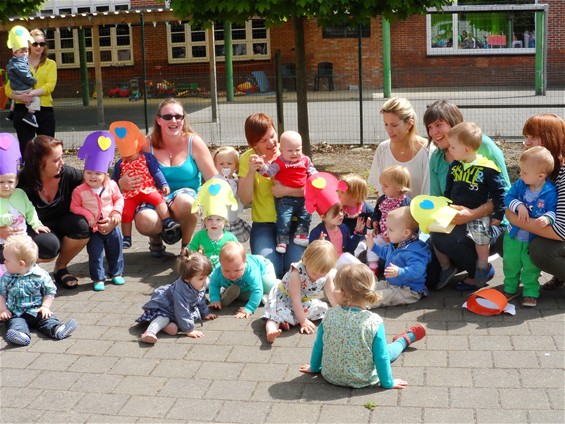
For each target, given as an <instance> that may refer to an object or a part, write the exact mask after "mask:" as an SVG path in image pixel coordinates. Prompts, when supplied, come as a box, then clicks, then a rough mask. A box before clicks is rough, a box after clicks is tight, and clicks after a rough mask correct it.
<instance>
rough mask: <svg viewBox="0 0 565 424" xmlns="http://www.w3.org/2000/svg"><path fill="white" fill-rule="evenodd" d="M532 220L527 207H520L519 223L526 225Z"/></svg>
mask: <svg viewBox="0 0 565 424" xmlns="http://www.w3.org/2000/svg"><path fill="white" fill-rule="evenodd" d="M529 220H530V214H529V212H528V208H527V207H526V205H520V206H518V222H519V223H520V224H525V223H526V222H528V221H529Z"/></svg>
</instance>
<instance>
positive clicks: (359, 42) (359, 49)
mask: <svg viewBox="0 0 565 424" xmlns="http://www.w3.org/2000/svg"><path fill="white" fill-rule="evenodd" d="M362 41H363V26H362V25H359V37H358V39H357V54H358V55H359V60H358V61H359V144H360V145H361V146H362V145H363V43H362Z"/></svg>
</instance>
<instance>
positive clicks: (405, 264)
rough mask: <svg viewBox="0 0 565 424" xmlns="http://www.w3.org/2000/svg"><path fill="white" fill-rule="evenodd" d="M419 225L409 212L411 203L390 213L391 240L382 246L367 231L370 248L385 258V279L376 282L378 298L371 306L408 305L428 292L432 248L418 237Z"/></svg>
mask: <svg viewBox="0 0 565 424" xmlns="http://www.w3.org/2000/svg"><path fill="white" fill-rule="evenodd" d="M418 230H419V226H418V223H417V222H416V220H415V219H414V218H413V217H412V214H411V213H410V207H408V206H403V207H401V208H397V209H394V210H392V211H390V212H389V213H388V216H387V233H388V238H389V240H390V243H389V244H388V245H386V246H379V245H378V244H376V243H375V240H374V236H373V234H372V233H368V234H367V237H366V239H367V248H368V249H371V250H372V251H373V252H375V253H376V254H377V256H378V257H379V258H383V259H384V261H385V268H384V276H385V277H386V280H385V281H377V283H376V285H375V289H376V292H377V294H378V296H379V300H378V301H377V302H376V303H373V304H371V306H370V308H371V309H372V308H379V307H382V306H396V305H409V304H411V303H415V302H417V301H418V300H420V299H421V298H422V297H423V296H427V294H428V291H427V289H426V269H427V267H428V264H429V263H430V261H431V259H432V252H431V251H430V249H429V248H428V246H427V245H426V243H424V242H423V241H421V240H420V239H419V238H418Z"/></svg>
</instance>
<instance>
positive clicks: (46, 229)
mask: <svg viewBox="0 0 565 424" xmlns="http://www.w3.org/2000/svg"><path fill="white" fill-rule="evenodd" d="M34 231H35V233H36V234H39V233H50V232H51V229H50V228H49V227H46V226H45V225H40V226H39V227H37V228H36V229H35V230H34Z"/></svg>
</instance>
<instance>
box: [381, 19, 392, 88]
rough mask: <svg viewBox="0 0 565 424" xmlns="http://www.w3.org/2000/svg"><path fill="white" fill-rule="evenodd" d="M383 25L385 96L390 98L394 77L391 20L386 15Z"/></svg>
mask: <svg viewBox="0 0 565 424" xmlns="http://www.w3.org/2000/svg"><path fill="white" fill-rule="evenodd" d="M382 26H383V97H384V98H385V99H388V98H389V97H390V93H391V91H392V83H391V81H392V79H391V78H392V77H391V72H390V22H389V21H387V20H386V19H385V18H384V17H383V20H382Z"/></svg>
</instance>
